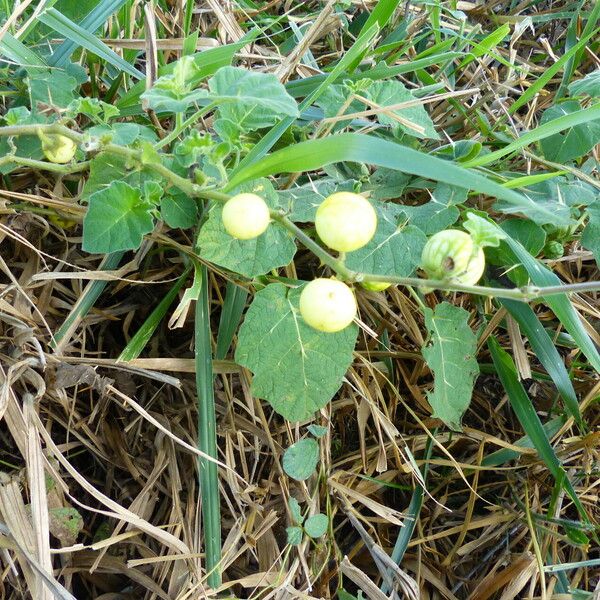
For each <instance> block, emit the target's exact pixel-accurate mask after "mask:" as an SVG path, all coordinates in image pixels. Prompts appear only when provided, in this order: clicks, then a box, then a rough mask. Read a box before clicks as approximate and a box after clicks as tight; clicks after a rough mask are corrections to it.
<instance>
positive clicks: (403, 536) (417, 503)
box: [381, 432, 435, 594]
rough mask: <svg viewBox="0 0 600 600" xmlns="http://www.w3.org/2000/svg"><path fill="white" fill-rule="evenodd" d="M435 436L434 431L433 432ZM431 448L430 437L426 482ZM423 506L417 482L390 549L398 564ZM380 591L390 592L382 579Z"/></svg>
mask: <svg viewBox="0 0 600 600" xmlns="http://www.w3.org/2000/svg"><path fill="white" fill-rule="evenodd" d="M433 435H434V436H435V432H434V433H433ZM432 450H433V440H432V439H431V438H428V439H427V445H426V446H425V464H424V465H423V472H422V476H423V482H424V483H426V482H427V473H428V470H429V463H428V462H427V461H428V460H429V459H430V458H431V451H432ZM422 506H423V487H422V486H421V485H420V484H419V483H418V482H417V485H416V486H415V489H414V491H413V493H412V496H411V499H410V503H409V505H408V509H407V510H406V512H405V513H404V514H405V518H404V522H403V525H404V526H403V527H400V530H399V531H398V537H397V538H396V542H395V544H394V549H393V550H392V556H391V558H392V560H393V561H394V562H395V563H396V564H397V565H399V564H400V563H401V562H402V559H403V558H404V554H405V552H406V549H407V548H408V543H409V542H410V540H411V539H412V536H413V533H414V531H415V527H416V526H417V521H418V520H419V514H420V513H421V507H422ZM381 591H382V592H383V593H384V594H389V593H390V588H389V586H388V585H387V583H386V582H385V581H384V582H383V584H382V586H381Z"/></svg>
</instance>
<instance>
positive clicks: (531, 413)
mask: <svg viewBox="0 0 600 600" xmlns="http://www.w3.org/2000/svg"><path fill="white" fill-rule="evenodd" d="M488 347H489V350H490V353H491V355H492V360H493V362H494V366H495V367H496V372H497V373H498V377H499V378H500V381H501V382H502V385H503V386H504V389H505V390H506V393H507V395H508V400H509V402H510V405H511V407H512V409H513V410H514V412H515V415H516V416H517V419H518V420H519V423H521V427H523V430H524V431H525V433H526V434H527V436H528V437H529V439H530V440H531V441H532V443H533V447H534V448H535V449H536V450H537V452H538V455H539V457H540V458H541V459H542V461H543V462H544V464H545V465H546V468H547V469H548V470H549V471H550V473H552V476H553V477H554V479H555V480H556V481H557V482H558V483H559V484H560V485H561V486H562V487H563V489H564V490H565V492H566V493H567V494H568V496H569V497H570V498H571V500H572V501H573V503H574V504H575V506H576V507H577V510H578V511H579V513H580V515H581V517H582V518H583V519H585V520H586V521H587V520H588V519H587V515H586V513H585V510H584V508H583V505H582V504H581V502H580V500H579V498H578V497H577V494H576V492H575V490H574V488H573V485H572V484H571V482H570V480H569V478H568V476H567V473H566V472H565V470H564V468H563V466H562V464H561V463H560V461H559V460H558V457H557V456H556V454H555V453H554V448H552V445H551V444H550V440H549V439H548V437H547V435H546V432H545V430H544V427H543V426H542V422H541V421H540V418H539V417H538V414H537V412H536V411H535V408H534V407H533V404H532V403H531V400H530V398H529V396H528V395H527V393H526V392H525V389H524V388H523V385H522V384H521V382H520V381H519V378H518V376H517V369H516V367H515V363H514V362H513V359H512V358H511V356H510V354H508V352H506V351H505V350H503V349H502V347H501V346H500V344H499V343H498V340H496V338H495V337H493V336H490V338H489V339H488Z"/></svg>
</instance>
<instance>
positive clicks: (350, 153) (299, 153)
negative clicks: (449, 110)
mask: <svg viewBox="0 0 600 600" xmlns="http://www.w3.org/2000/svg"><path fill="white" fill-rule="evenodd" d="M345 161H353V162H358V163H366V164H371V165H377V166H379V167H387V168H388V169H394V170H396V171H402V172H403V173H410V174H411V175H418V176H420V177H425V178H427V179H433V180H435V181H441V182H443V183H448V184H450V185H455V186H458V187H461V188H465V187H468V188H469V189H472V190H475V191H477V192H481V193H483V194H487V195H489V196H495V197H497V198H502V199H503V200H506V201H507V202H510V203H511V204H514V205H515V206H518V207H523V208H524V207H526V206H531V205H532V204H534V203H533V201H532V200H531V199H530V198H527V197H524V196H522V195H521V194H518V193H517V192H514V191H513V190H509V189H507V188H505V187H503V186H501V185H499V184H497V183H495V182H493V181H491V180H489V179H488V178H487V177H485V176H483V175H480V174H479V173H476V172H473V171H469V170H467V169H464V168H463V167H459V166H457V165H456V164H454V163H452V162H450V161H447V160H442V159H441V158H437V157H435V156H430V155H429V154H425V153H423V152H419V151H417V150H413V149H412V148H408V147H407V146H402V145H400V144H396V143H394V142H389V141H387V140H383V139H381V138H377V137H372V136H369V135H365V134H361V133H341V134H339V135H331V136H329V137H326V138H321V139H314V140H309V141H306V142H300V143H299V144H294V145H293V146H289V147H287V148H283V149H282V150H278V151H277V152H273V154H270V155H269V156H266V157H264V158H262V159H261V160H260V161H258V162H256V163H255V164H253V165H248V166H247V167H245V168H243V169H240V170H239V171H238V172H237V173H236V174H235V175H234V176H233V177H232V179H231V181H230V182H229V184H228V185H227V186H226V189H232V188H234V187H236V186H237V185H239V184H240V183H242V182H243V181H247V180H248V179H256V178H258V177H263V176H266V175H273V174H275V173H299V172H304V171H314V170H316V169H320V168H322V167H324V166H325V165H330V164H332V163H336V162H345ZM535 208H536V210H541V208H540V207H539V206H538V205H535ZM548 215H549V216H552V218H554V216H555V215H554V213H553V212H552V211H551V210H548Z"/></svg>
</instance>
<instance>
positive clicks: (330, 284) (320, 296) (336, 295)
mask: <svg viewBox="0 0 600 600" xmlns="http://www.w3.org/2000/svg"><path fill="white" fill-rule="evenodd" d="M300 314H301V315H302V318H303V319H304V320H305V321H306V322H307V323H308V324H309V325H310V326H311V327H313V328H314V329H317V330H319V331H325V332H327V333H334V332H336V331H341V330H342V329H344V328H346V327H348V325H350V323H352V320H353V319H354V317H355V316H356V298H355V297H354V294H353V293H352V290H351V289H350V288H349V287H348V286H347V285H346V284H345V283H343V282H342V281H338V280H337V279H325V278H321V279H314V280H313V281H311V282H310V283H309V284H307V285H306V286H305V287H304V289H303V290H302V293H301V294H300Z"/></svg>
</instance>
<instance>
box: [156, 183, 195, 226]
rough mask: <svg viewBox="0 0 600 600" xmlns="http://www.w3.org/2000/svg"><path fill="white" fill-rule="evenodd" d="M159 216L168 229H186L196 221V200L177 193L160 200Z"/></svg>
mask: <svg viewBox="0 0 600 600" xmlns="http://www.w3.org/2000/svg"><path fill="white" fill-rule="evenodd" d="M160 216H161V217H162V219H163V220H164V222H165V223H166V224H167V225H168V226H169V227H181V229H187V228H188V227H193V226H194V225H195V224H196V222H197V220H198V205H197V203H196V200H194V199H193V198H190V197H189V196H186V195H185V194H184V193H183V192H179V191H177V192H174V193H173V194H170V195H168V196H165V197H164V198H163V199H162V202H161V203H160Z"/></svg>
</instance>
